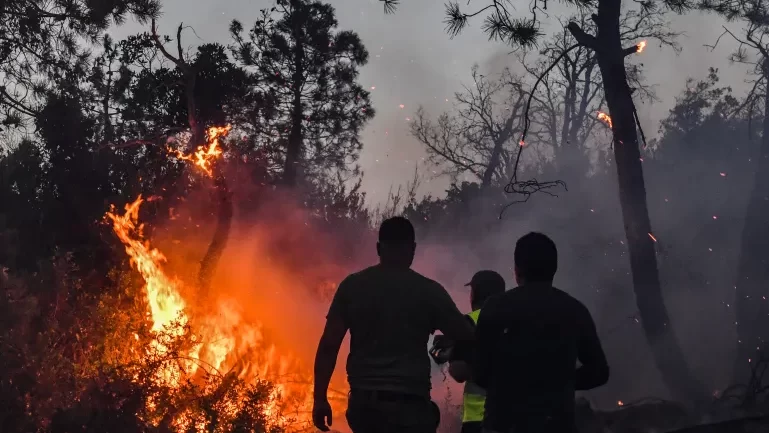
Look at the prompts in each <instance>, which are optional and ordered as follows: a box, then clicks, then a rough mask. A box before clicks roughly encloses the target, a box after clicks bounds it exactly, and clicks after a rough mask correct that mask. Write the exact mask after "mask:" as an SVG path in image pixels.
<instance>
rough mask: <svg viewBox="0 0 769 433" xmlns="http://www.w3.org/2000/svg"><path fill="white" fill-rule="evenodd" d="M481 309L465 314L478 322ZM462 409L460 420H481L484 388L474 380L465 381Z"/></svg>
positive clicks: (474, 321)
mask: <svg viewBox="0 0 769 433" xmlns="http://www.w3.org/2000/svg"><path fill="white" fill-rule="evenodd" d="M480 314H481V310H475V311H473V312H472V313H470V314H468V315H467V316H468V317H469V318H471V319H472V320H473V323H478V316H479V315H480ZM464 400H465V402H464V410H463V411H462V422H463V423H465V422H477V421H483V406H484V405H485V404H486V390H485V389H483V388H481V387H480V386H478V385H477V384H476V383H475V382H473V381H471V380H468V381H467V382H465V393H464Z"/></svg>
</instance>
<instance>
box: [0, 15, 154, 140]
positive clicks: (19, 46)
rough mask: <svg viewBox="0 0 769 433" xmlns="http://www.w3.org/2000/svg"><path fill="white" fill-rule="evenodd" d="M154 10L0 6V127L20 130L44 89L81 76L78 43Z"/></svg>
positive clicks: (82, 54) (82, 53) (84, 52)
mask: <svg viewBox="0 0 769 433" xmlns="http://www.w3.org/2000/svg"><path fill="white" fill-rule="evenodd" d="M159 10H160V3H159V2H158V1H157V0H117V1H108V2H94V1H86V0H54V1H42V0H4V1H0V76H1V77H2V78H0V80H2V81H0V124H2V125H4V126H22V125H23V124H24V123H25V122H24V121H25V120H29V119H30V118H31V117H34V116H35V115H36V114H37V113H38V112H39V110H40V105H41V104H42V103H44V102H43V100H42V99H41V98H40V97H41V96H44V95H45V93H46V92H45V91H46V90H51V89H54V88H56V89H57V90H58V91H62V90H63V89H65V88H68V87H69V85H71V84H72V83H75V82H76V81H77V79H78V78H80V79H82V78H84V77H85V76H86V74H87V65H88V60H89V57H90V54H89V52H88V49H87V48H86V47H85V46H84V45H82V44H80V43H79V39H85V40H88V41H95V40H98V39H99V38H100V36H101V35H102V33H103V32H104V30H106V28H107V27H108V26H109V25H110V24H111V23H112V22H115V23H121V22H123V21H124V20H125V19H126V17H127V16H129V15H130V16H133V17H135V18H137V19H138V20H139V21H142V22H144V21H146V20H149V19H150V18H153V17H156V16H157V15H158V14H159ZM41 77H43V78H45V79H44V80H41V79H40V78H41Z"/></svg>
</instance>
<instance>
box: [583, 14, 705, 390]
mask: <svg viewBox="0 0 769 433" xmlns="http://www.w3.org/2000/svg"><path fill="white" fill-rule="evenodd" d="M620 6H621V1H620V0H600V2H599V4H598V14H597V15H594V16H593V20H594V21H595V22H596V24H597V29H598V34H597V37H593V36H590V35H587V34H586V33H585V32H584V31H582V29H581V28H579V26H578V25H577V24H576V23H570V24H569V30H570V31H571V32H572V34H573V35H574V36H575V38H576V39H577V41H578V42H579V43H580V44H583V45H586V46H588V47H592V48H593V49H594V50H595V51H596V54H597V57H598V67H599V69H600V70H601V76H602V79H603V86H604V94H605V95H606V102H607V105H608V108H609V113H610V115H611V117H612V124H613V134H614V160H615V164H616V166H617V181H618V184H619V195H620V205H621V207H622V219H623V223H624V226H625V236H626V237H627V242H628V248H629V252H630V269H631V272H632V278H633V290H634V292H635V296H636V304H637V306H638V312H639V315H640V317H641V323H642V326H643V330H644V334H645V335H646V339H647V341H648V342H649V346H650V348H651V350H652V354H653V355H654V359H655V362H656V365H657V368H658V369H659V371H660V373H661V375H662V379H663V381H664V383H665V384H666V385H667V387H668V389H669V391H670V392H671V394H672V396H673V398H675V399H676V400H679V401H692V400H694V401H695V403H701V402H704V401H706V399H707V398H708V393H707V392H706V391H705V388H704V385H702V384H701V383H700V382H699V381H698V380H697V379H696V378H695V377H694V375H693V374H692V372H691V370H690V368H689V366H688V364H687V362H686V358H685V356H684V353H683V351H682V350H681V346H680V345H679V343H678V340H677V339H676V337H675V334H674V332H673V327H672V324H671V322H670V318H669V316H668V312H667V308H666V307H665V300H664V298H663V295H662V287H661V284H660V279H659V271H658V269H657V257H656V251H655V245H654V240H653V239H652V229H651V222H650V221H649V211H648V208H647V204H646V187H645V185H644V178H643V169H642V167H641V153H640V150H639V146H638V133H637V130H636V122H635V114H634V113H635V110H634V105H633V99H632V96H631V92H630V87H629V86H628V83H627V76H626V73H625V62H624V58H625V55H626V54H628V50H627V49H624V50H623V48H622V46H621V40H620V32H619V18H620V9H621V8H620ZM631 52H633V51H631Z"/></svg>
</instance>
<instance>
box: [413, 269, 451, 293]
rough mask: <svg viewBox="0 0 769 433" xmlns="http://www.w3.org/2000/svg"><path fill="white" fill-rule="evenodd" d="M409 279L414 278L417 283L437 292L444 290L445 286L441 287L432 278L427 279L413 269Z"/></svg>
mask: <svg viewBox="0 0 769 433" xmlns="http://www.w3.org/2000/svg"><path fill="white" fill-rule="evenodd" d="M409 277H410V278H412V279H413V280H414V282H415V283H417V284H419V285H421V286H424V287H429V288H431V289H435V290H443V286H442V285H441V283H439V282H437V281H435V280H433V279H432V278H428V277H425V276H424V275H422V274H420V273H419V272H417V271H415V270H413V269H409Z"/></svg>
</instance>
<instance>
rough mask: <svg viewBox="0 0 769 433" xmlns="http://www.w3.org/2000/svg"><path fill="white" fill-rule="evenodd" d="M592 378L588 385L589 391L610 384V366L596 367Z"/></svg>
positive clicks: (593, 369)
mask: <svg viewBox="0 0 769 433" xmlns="http://www.w3.org/2000/svg"><path fill="white" fill-rule="evenodd" d="M590 378H591V380H590V383H589V384H588V389H593V388H598V387H599V386H603V385H606V383H607V382H609V365H608V364H600V365H596V366H594V367H593V368H592V373H591V374H590Z"/></svg>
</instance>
